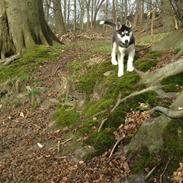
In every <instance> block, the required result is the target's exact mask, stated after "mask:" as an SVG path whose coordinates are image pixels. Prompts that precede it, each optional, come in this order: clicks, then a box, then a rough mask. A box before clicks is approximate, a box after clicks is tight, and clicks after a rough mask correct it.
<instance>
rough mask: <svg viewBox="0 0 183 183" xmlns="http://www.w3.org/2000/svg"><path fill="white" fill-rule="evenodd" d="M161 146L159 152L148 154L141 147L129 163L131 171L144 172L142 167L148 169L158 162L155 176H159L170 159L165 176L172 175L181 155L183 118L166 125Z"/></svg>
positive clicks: (182, 151) (182, 154)
mask: <svg viewBox="0 0 183 183" xmlns="http://www.w3.org/2000/svg"><path fill="white" fill-rule="evenodd" d="M163 142H164V144H163V147H162V148H161V150H160V152H157V153H154V154H150V153H149V152H148V150H147V148H142V149H141V150H140V151H139V152H138V153H136V154H135V155H134V156H133V157H134V159H133V161H132V163H131V165H130V167H131V170H132V172H133V173H136V174H138V173H144V169H145V168H147V167H149V168H150V169H151V168H152V167H154V166H156V165H158V164H159V167H158V169H157V170H156V172H155V176H158V177H159V174H161V173H162V171H163V170H164V168H165V166H166V164H167V162H168V161H170V163H169V165H168V167H167V169H166V173H165V174H166V177H168V176H170V175H172V172H173V171H175V170H176V169H177V168H178V166H179V163H180V162H181V161H182V157H183V118H180V119H175V120H172V121H171V122H170V123H169V125H168V126H167V127H166V129H165V131H164V134H163ZM160 162H161V163H160Z"/></svg>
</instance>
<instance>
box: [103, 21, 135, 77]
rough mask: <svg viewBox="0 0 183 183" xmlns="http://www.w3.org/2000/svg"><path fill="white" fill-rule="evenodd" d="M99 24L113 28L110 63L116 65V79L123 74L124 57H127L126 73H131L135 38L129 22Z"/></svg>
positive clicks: (104, 22)
mask: <svg viewBox="0 0 183 183" xmlns="http://www.w3.org/2000/svg"><path fill="white" fill-rule="evenodd" d="M100 24H101V25H102V24H107V25H110V26H112V27H113V35H112V53H111V57H112V58H111V62H112V64H113V65H118V77H121V76H123V74H124V56H125V55H128V61H127V71H129V72H132V71H133V70H134V66H133V60H134V56H135V38H134V35H133V32H132V29H131V24H130V22H127V23H126V24H125V25H124V24H123V25H121V24H120V23H117V24H115V23H112V22H110V21H100Z"/></svg>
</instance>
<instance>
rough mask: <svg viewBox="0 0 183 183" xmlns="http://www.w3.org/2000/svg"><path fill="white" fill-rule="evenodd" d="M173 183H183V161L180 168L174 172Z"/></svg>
mask: <svg viewBox="0 0 183 183" xmlns="http://www.w3.org/2000/svg"><path fill="white" fill-rule="evenodd" d="M171 181H172V183H182V182H183V160H182V162H181V163H180V166H179V168H178V169H177V170H176V171H175V172H173V176H172V179H171Z"/></svg>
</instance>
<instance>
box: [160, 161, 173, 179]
mask: <svg viewBox="0 0 183 183" xmlns="http://www.w3.org/2000/svg"><path fill="white" fill-rule="evenodd" d="M170 161H171V159H169V160H168V161H167V162H166V165H165V168H164V170H163V172H162V174H161V175H160V180H159V182H160V183H163V175H164V174H165V172H166V170H167V168H168V165H169V164H170Z"/></svg>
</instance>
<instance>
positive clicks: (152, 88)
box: [111, 86, 161, 112]
mask: <svg viewBox="0 0 183 183" xmlns="http://www.w3.org/2000/svg"><path fill="white" fill-rule="evenodd" d="M160 87H161V86H150V87H148V88H145V89H143V90H140V91H137V92H134V93H132V94H130V95H128V96H126V97H124V98H122V99H121V98H120V99H118V100H117V102H116V104H115V105H114V107H113V108H112V110H111V112H113V111H114V110H115V109H116V108H117V107H118V106H119V105H120V104H121V103H122V102H124V101H125V100H127V99H130V98H132V97H135V96H137V95H140V94H143V93H146V92H149V91H155V90H156V89H158V88H160Z"/></svg>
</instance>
